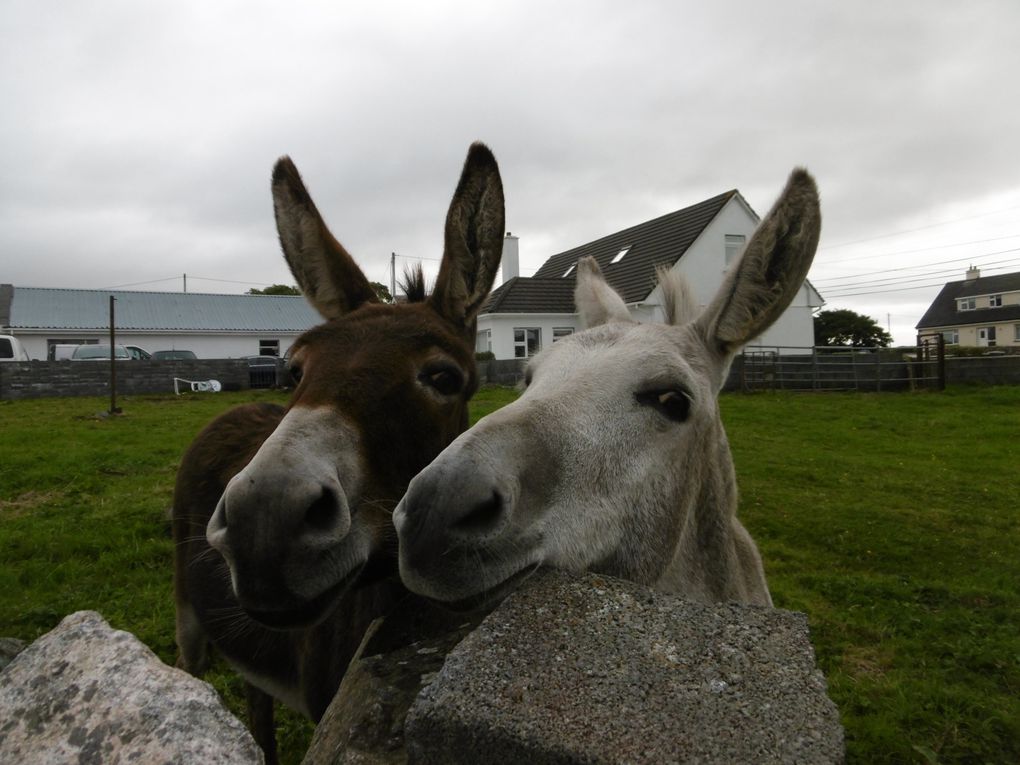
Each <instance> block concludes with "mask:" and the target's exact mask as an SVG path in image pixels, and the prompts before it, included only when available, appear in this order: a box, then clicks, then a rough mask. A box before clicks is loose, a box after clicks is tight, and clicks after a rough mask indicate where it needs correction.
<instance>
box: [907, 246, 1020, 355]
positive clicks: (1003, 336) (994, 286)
mask: <svg viewBox="0 0 1020 765" xmlns="http://www.w3.org/2000/svg"><path fill="white" fill-rule="evenodd" d="M936 332H937V333H939V334H941V335H942V337H943V338H945V341H946V343H949V344H951V345H969V346H977V347H979V348H993V347H994V348H1003V347H1007V348H1008V347H1012V348H1016V347H1018V346H1020V271H1014V272H1013V273H1009V274H996V275H994V276H982V275H981V271H980V269H977V268H974V267H973V266H971V267H970V268H968V269H967V272H966V274H965V277H964V279H963V281H957V282H949V283H948V284H946V286H945V287H943V288H942V291H941V292H939V294H938V295H937V296H936V297H935V300H934V301H932V304H931V306H930V307H929V308H928V310H927V311H925V314H924V316H922V317H921V321H919V322H918V323H917V333H918V338H917V339H918V342H920V341H922V340H923V339H924V338H925V337H926V336H931V335H932V334H934V333H936Z"/></svg>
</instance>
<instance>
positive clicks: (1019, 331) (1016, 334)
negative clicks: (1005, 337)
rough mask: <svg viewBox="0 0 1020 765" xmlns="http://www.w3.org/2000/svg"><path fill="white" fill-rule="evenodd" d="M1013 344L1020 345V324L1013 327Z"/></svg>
mask: <svg viewBox="0 0 1020 765" xmlns="http://www.w3.org/2000/svg"><path fill="white" fill-rule="evenodd" d="M1013 342H1014V343H1020V324H1014V325H1013Z"/></svg>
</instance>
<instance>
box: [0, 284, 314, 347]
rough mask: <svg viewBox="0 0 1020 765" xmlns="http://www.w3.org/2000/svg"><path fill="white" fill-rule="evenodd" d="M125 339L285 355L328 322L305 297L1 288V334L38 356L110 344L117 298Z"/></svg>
mask: <svg viewBox="0 0 1020 765" xmlns="http://www.w3.org/2000/svg"><path fill="white" fill-rule="evenodd" d="M111 296H113V298H114V324H115V327H116V338H117V342H118V343H119V344H121V345H137V346H140V347H142V348H144V349H146V350H147V351H150V352H152V351H159V350H189V351H193V352H194V353H195V355H196V356H197V357H198V358H200V359H229V358H241V357H243V356H256V355H260V356H283V355H284V354H285V353H286V352H287V349H289V348H290V346H291V344H292V343H293V342H294V341H295V340H296V339H297V337H298V335H300V334H301V333H302V332H304V331H305V330H307V329H310V328H311V327H313V326H315V325H316V324H320V323H322V317H321V316H319V314H317V313H316V312H315V310H314V309H312V307H311V306H310V305H309V304H308V303H307V301H305V299H304V298H303V297H295V296H290V295H210V294H205V293H191V292H132V291H126V290H78V289H51V288H40V287H16V286H13V285H10V284H2V285H0V334H10V335H14V336H16V337H17V338H18V339H19V340H20V341H21V343H22V345H23V346H24V347H25V349H26V350H27V351H28V354H29V356H31V357H32V358H33V359H47V358H50V349H51V348H52V347H53V346H55V345H58V344H64V343H76V344H80V343H107V342H109V339H110V297H111Z"/></svg>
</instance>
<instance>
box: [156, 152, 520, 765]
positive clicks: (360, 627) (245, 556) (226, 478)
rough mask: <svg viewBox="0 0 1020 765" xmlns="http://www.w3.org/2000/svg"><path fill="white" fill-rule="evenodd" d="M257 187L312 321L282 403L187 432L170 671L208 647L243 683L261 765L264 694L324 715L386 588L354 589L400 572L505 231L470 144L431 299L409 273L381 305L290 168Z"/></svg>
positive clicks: (457, 423)
mask: <svg viewBox="0 0 1020 765" xmlns="http://www.w3.org/2000/svg"><path fill="white" fill-rule="evenodd" d="M272 189H273V202H274V208H275V212H276V224H277V229H278V230H279V234H280V243H281V245H282V248H283V253H284V255H285V257H286V259H287V263H288V265H289V266H290V270H291V272H292V273H293V274H294V277H295V278H296V279H297V281H298V283H299V284H300V285H301V289H302V291H303V293H304V295H305V297H306V298H307V299H308V301H309V302H310V303H311V304H312V305H313V306H314V307H315V309H316V310H317V311H318V312H319V313H321V314H322V316H323V317H324V318H325V319H326V323H324V324H322V325H320V326H318V327H315V328H314V329H311V330H309V331H308V332H306V333H305V334H303V335H302V336H301V337H300V338H298V340H297V341H296V342H295V344H294V346H293V348H292V356H291V361H290V372H291V375H292V376H293V378H294V380H295V382H296V388H295V390H294V394H293V397H292V398H291V401H290V404H289V406H288V407H287V408H286V409H284V408H283V407H279V406H275V405H271V404H248V405H244V406H240V407H237V408H236V409H233V410H231V411H229V412H227V413H226V414H224V415H222V416H220V417H219V418H217V419H216V420H214V421H213V422H212V423H211V424H209V425H208V426H207V427H206V428H205V430H203V431H202V432H201V433H200V434H199V435H198V437H197V438H196V439H195V441H194V443H192V445H191V446H190V447H189V449H188V451H187V452H186V453H185V455H184V457H183V460H182V462H181V467H180V471H179V472H178V475H177V485H176V488H175V491H174V507H173V533H174V540H175V543H176V549H175V557H174V585H175V598H176V606H177V644H178V647H179V649H180V658H179V660H178V664H179V665H180V666H181V667H183V668H185V669H186V670H188V671H189V672H191V673H192V674H200V673H201V672H203V671H204V670H205V668H206V667H207V665H208V654H207V650H208V646H209V644H210V643H211V644H212V645H213V646H215V648H216V649H217V650H218V651H219V652H220V653H221V654H222V655H223V656H224V657H226V659H227V660H228V661H229V662H230V664H231V665H232V666H234V667H235V668H236V669H237V670H238V671H239V672H240V673H241V674H242V675H243V676H244V678H245V680H246V684H247V687H248V702H249V713H250V714H251V718H252V728H253V730H254V732H255V736H256V739H257V740H258V743H259V744H260V745H261V746H262V748H263V750H264V751H265V752H266V755H267V760H269V761H274V760H275V737H274V729H273V707H272V705H273V701H272V698H270V697H271V696H272V697H276V698H278V699H280V700H281V701H283V702H284V703H286V704H287V705H288V706H290V707H292V708H294V709H296V710H298V711H300V712H302V713H304V714H306V715H308V716H309V717H311V718H312V719H313V720H318V719H319V718H320V717H321V716H322V714H323V712H324V711H325V709H326V707H327V706H328V705H329V702H330V700H331V699H332V697H333V695H334V693H335V691H336V689H337V687H338V686H339V683H340V679H341V677H342V674H343V672H344V670H345V669H346V667H347V663H348V660H349V658H350V656H351V655H352V653H353V651H354V650H355V648H356V647H357V645H358V642H359V640H360V638H361V635H362V633H363V631H364V628H365V627H366V626H367V625H368V623H369V622H370V621H371V619H373V618H375V617H376V616H378V615H379V612H380V611H381V610H382V609H383V608H385V607H386V605H387V597H388V594H387V593H389V592H391V590H389V587H391V585H388V584H386V585H385V586H369V585H371V584H372V583H373V582H379V581H380V580H384V579H386V578H387V577H389V576H390V575H392V574H395V573H396V570H397V562H396V554H397V549H396V539H395V534H394V532H393V528H392V522H391V514H392V511H393V508H394V506H395V505H396V503H397V501H398V500H399V499H400V497H401V496H402V495H403V493H404V490H405V489H406V488H407V484H408V482H409V481H410V479H411V478H412V477H413V476H414V475H415V474H416V473H417V472H418V471H420V470H421V469H422V468H424V467H425V466H426V465H427V464H428V463H429V462H430V461H431V460H432V458H433V457H435V456H436V455H437V454H439V452H440V451H442V449H443V448H444V447H445V446H446V445H447V444H449V443H450V442H451V441H452V440H453V439H454V438H455V437H456V436H457V434H459V433H460V432H461V431H463V430H464V429H465V428H466V427H467V421H468V414H467V402H468V399H470V398H471V395H472V394H473V393H474V391H475V389H476V387H477V377H476V370H475V362H474V337H475V317H476V315H477V313H478V310H479V308H480V307H481V305H482V302H483V301H484V299H485V297H486V295H487V294H488V292H489V288H490V287H491V286H492V281H493V278H494V276H495V273H496V269H497V268H498V267H499V261H500V255H501V252H502V237H503V189H502V184H501V181H500V177H499V169H498V167H497V166H496V161H495V159H494V158H493V156H492V154H491V152H490V151H489V150H488V149H487V148H486V147H485V146H483V145H481V144H474V145H473V146H472V147H471V149H470V151H469V152H468V156H467V160H466V161H465V164H464V170H463V173H462V175H461V178H460V183H459V184H458V186H457V190H456V192H455V194H454V196H453V200H452V202H451V204H450V209H449V212H448V213H447V218H446V234H445V246H444V253H443V260H442V265H441V266H440V271H439V276H438V279H437V282H436V285H435V288H434V290H433V292H432V294H431V296H429V297H428V298H425V295H424V292H425V290H424V286H423V285H422V284H421V278H420V273H419V278H418V279H417V285H416V288H415V289H409V292H410V293H412V294H411V295H409V298H410V299H409V302H408V303H406V304H397V305H386V304H383V303H380V302H379V301H378V299H377V297H376V295H375V292H374V291H373V289H372V287H371V285H370V284H369V282H368V280H367V279H366V278H365V275H364V274H363V273H362V272H361V270H360V269H359V268H358V266H357V265H356V264H355V263H354V260H353V259H352V258H351V256H350V255H349V254H348V253H347V252H346V251H345V250H344V249H343V247H342V246H341V245H340V244H339V243H338V242H337V240H336V239H334V238H333V236H332V235H331V234H330V232H329V230H328V229H327V228H326V225H325V223H324V222H323V220H322V217H321V216H320V215H319V212H318V210H316V208H315V205H314V204H313V203H312V199H311V197H310V196H309V194H308V192H307V191H306V190H305V187H304V185H303V184H302V182H301V178H300V176H299V175H298V172H297V169H296V168H295V167H294V165H293V163H292V162H291V161H290V160H289V159H287V158H283V159H281V160H280V161H279V162H278V163H277V164H276V168H275V170H274V172H273V182H272ZM392 586H393V587H396V585H392ZM267 694H268V695H267Z"/></svg>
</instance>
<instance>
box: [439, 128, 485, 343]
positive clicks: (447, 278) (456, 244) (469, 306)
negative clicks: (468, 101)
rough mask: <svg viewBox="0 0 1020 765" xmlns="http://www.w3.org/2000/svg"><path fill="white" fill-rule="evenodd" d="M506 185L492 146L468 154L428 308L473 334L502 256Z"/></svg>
mask: <svg viewBox="0 0 1020 765" xmlns="http://www.w3.org/2000/svg"><path fill="white" fill-rule="evenodd" d="M503 221H504V211H503V182H502V180H501V179H500V177H499V167H498V166H497V165H496V158H495V157H494V156H492V152H491V151H489V149H488V147H486V146H485V145H484V144H481V143H474V144H472V145H471V148H470V149H469V150H468V155H467V159H466V160H465V161H464V170H463V171H462V172H461V176H460V182H459V183H458V184H457V190H456V191H455V192H454V194H453V199H452V200H451V202H450V210H449V212H447V214H446V241H445V244H444V248H443V262H442V264H441V265H440V267H439V276H438V277H437V278H436V286H435V288H434V289H433V290H432V295H431V296H430V297H429V303H430V304H431V305H432V307H433V308H434V309H435V310H436V311H437V312H438V313H439V314H440V315H442V316H444V317H445V318H446V319H448V320H449V321H451V322H453V323H454V324H455V325H457V326H458V327H462V328H464V329H465V330H469V331H473V330H472V329H471V328H472V327H473V326H474V319H475V317H476V316H477V315H478V311H479V310H481V308H482V304H483V303H484V302H485V298H486V297H488V295H489V289H490V288H491V287H492V282H493V280H494V279H495V278H496V270H497V269H498V268H499V261H500V258H501V257H502V255H503Z"/></svg>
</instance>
